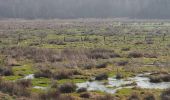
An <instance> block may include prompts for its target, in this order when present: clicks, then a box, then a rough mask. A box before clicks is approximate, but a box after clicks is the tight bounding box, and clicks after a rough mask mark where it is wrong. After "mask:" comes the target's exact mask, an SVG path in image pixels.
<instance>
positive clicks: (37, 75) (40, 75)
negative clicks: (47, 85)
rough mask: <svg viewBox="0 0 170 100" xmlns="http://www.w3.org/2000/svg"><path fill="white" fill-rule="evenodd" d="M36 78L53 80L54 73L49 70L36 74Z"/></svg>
mask: <svg viewBox="0 0 170 100" xmlns="http://www.w3.org/2000/svg"><path fill="white" fill-rule="evenodd" d="M34 77H35V78H39V77H45V78H51V77H52V72H51V71H50V70H48V69H45V70H41V71H39V72H36V73H34Z"/></svg>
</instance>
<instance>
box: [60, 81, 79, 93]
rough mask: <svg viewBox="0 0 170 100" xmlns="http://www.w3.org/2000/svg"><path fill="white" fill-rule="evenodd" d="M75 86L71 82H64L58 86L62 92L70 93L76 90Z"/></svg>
mask: <svg viewBox="0 0 170 100" xmlns="http://www.w3.org/2000/svg"><path fill="white" fill-rule="evenodd" d="M76 88H77V86H76V85H75V84H73V83H65V84H63V85H61V86H60V87H59V90H60V92H62V93H72V92H75V91H76Z"/></svg>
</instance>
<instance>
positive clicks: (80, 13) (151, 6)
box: [0, 0, 170, 19]
mask: <svg viewBox="0 0 170 100" xmlns="http://www.w3.org/2000/svg"><path fill="white" fill-rule="evenodd" d="M169 12H170V0H0V18H27V19H38V18H45V19H51V18H62V19H70V18H71V19H72V18H122V17H126V18H131V19H170V13H169Z"/></svg>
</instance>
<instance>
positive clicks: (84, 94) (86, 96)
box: [80, 92, 91, 98]
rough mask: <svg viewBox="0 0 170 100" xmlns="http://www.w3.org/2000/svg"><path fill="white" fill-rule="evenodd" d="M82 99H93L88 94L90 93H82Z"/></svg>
mask: <svg viewBox="0 0 170 100" xmlns="http://www.w3.org/2000/svg"><path fill="white" fill-rule="evenodd" d="M80 97H81V98H90V97H91V94H90V93H88V92H85V93H81V94H80Z"/></svg>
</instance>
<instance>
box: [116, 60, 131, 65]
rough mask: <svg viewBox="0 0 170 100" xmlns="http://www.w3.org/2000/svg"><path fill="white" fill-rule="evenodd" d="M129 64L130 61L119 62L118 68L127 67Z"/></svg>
mask: <svg viewBox="0 0 170 100" xmlns="http://www.w3.org/2000/svg"><path fill="white" fill-rule="evenodd" d="M127 64H128V61H119V62H117V65H118V66H125V65H127Z"/></svg>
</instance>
